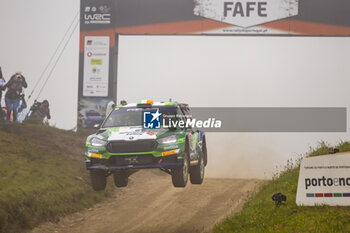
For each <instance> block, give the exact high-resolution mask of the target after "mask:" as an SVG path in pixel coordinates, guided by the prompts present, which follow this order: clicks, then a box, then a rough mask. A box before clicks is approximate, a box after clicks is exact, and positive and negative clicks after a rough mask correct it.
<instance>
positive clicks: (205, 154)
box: [202, 137, 208, 166]
mask: <svg viewBox="0 0 350 233" xmlns="http://www.w3.org/2000/svg"><path fill="white" fill-rule="evenodd" d="M202 152H203V162H204V166H207V163H208V152H207V142H206V140H205V137H203V144H202Z"/></svg>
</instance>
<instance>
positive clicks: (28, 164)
mask: <svg viewBox="0 0 350 233" xmlns="http://www.w3.org/2000/svg"><path fill="white" fill-rule="evenodd" d="M84 140H85V136H82V135H77V134H75V133H74V132H67V131H63V130H58V129H54V128H50V127H45V126H30V125H27V126H26V125H14V126H0V148H1V152H0V232H19V231H22V230H24V229H28V228H33V227H34V226H37V225H38V224H39V223H41V222H43V221H58V220H59V217H61V216H64V215H66V214H68V213H72V212H75V211H79V210H82V209H83V208H86V207H89V206H92V205H93V204H95V203H96V202H99V201H101V200H102V199H103V198H104V197H105V196H108V195H110V193H111V189H107V191H103V192H94V191H92V188H91V186H90V184H89V183H90V181H89V177H88V173H87V171H86V169H85V167H84V166H85V165H84V160H83V152H84Z"/></svg>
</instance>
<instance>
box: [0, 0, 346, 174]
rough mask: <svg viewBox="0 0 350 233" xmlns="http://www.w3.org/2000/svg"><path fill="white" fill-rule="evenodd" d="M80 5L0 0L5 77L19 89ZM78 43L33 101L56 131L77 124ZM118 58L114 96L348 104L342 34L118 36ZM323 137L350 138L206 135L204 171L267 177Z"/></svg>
mask: <svg viewBox="0 0 350 233" xmlns="http://www.w3.org/2000/svg"><path fill="white" fill-rule="evenodd" d="M79 4H80V3H79V1H76V0H74V1H73V0H60V1H58V0H31V1H26V0H0V31H1V37H0V42H1V43H0V66H1V67H2V69H3V73H4V76H5V78H6V79H7V80H8V79H9V77H10V76H11V75H12V74H13V73H14V72H16V71H21V72H22V73H23V74H24V76H25V77H26V79H27V82H28V85H29V87H28V88H27V89H26V90H25V94H26V95H27V96H28V95H29V94H30V93H31V91H32V89H33V87H34V85H35V83H36V81H37V80H38V78H39V76H40V74H41V73H42V71H43V70H44V68H45V66H46V64H47V62H48V61H49V59H50V57H51V56H52V54H53V52H54V51H55V48H56V46H57V45H58V43H59V42H60V40H61V38H62V36H63V35H64V33H65V31H66V29H67V28H68V26H69V25H70V23H71V21H72V19H73V18H74V16H75V14H76V13H77V12H78V10H79ZM78 46H79V30H78V29H77V30H75V31H74V33H73V37H72V39H71V41H70V42H69V43H68V45H67V48H66V50H65V51H64V53H63V56H62V58H61V59H60V61H59V62H58V64H57V67H56V69H55V70H54V72H53V74H52V76H51V78H50V80H49V81H48V84H47V85H46V87H45V89H44V91H43V92H42V94H41V96H40V97H39V99H38V100H40V101H41V100H43V99H48V100H49V101H50V108H51V115H52V119H51V120H50V123H51V124H52V125H55V126H56V127H59V128H63V129H72V128H74V127H75V125H76V115H77V114H76V111H77V95H78V93H77V88H78V59H79V56H78V55H79V54H78V53H79V48H78ZM118 59H119V65H118V86H117V91H118V92H117V98H118V100H121V99H125V100H127V101H128V102H135V101H137V100H140V99H154V100H167V99H168V98H172V99H173V100H177V101H181V102H186V103H189V104H190V106H196V107H205V106H208V107H211V106H222V107H347V108H349V107H350V92H349V91H348V89H349V86H350V69H349V61H350V38H346V37H343V38H340V37H331V38H326V37H322V38H321V37H241V36H239V37H234V36H228V37H223V36H222V37H218V36H121V38H120V43H119V58H118ZM44 77H45V78H46V77H47V74H46V75H45V76H44ZM41 85H42V83H41ZM41 85H39V87H40V86H41ZM39 89H40V88H38V89H36V90H34V94H33V98H32V100H34V99H35V97H36V96H37V94H38V91H39ZM32 100H31V101H32ZM31 101H30V103H31ZM348 120H349V119H348ZM348 131H349V126H348ZM321 140H326V141H328V142H329V143H332V144H334V143H337V142H339V140H350V134H349V133H317V134H316V133H216V134H209V135H208V148H209V156H210V157H209V161H210V162H209V165H208V169H207V174H208V175H209V176H213V177H248V178H257V177H259V178H261V177H266V178H268V177H270V176H271V174H272V172H274V171H275V170H276V168H277V167H280V166H283V165H284V164H285V163H286V161H287V159H290V158H296V157H298V154H300V153H303V152H306V151H307V150H308V149H309V147H310V146H315V145H317V142H318V141H321ZM242 167H243V168H244V169H241V168H242Z"/></svg>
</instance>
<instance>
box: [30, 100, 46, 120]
mask: <svg viewBox="0 0 350 233" xmlns="http://www.w3.org/2000/svg"><path fill="white" fill-rule="evenodd" d="M30 111H31V114H30V115H29V116H28V119H27V122H29V123H35V124H42V123H43V121H44V119H45V117H46V118H47V119H51V115H50V106H49V101H47V100H44V101H43V102H37V101H35V102H34V104H33V105H32V107H31V108H30Z"/></svg>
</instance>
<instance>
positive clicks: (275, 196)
mask: <svg viewBox="0 0 350 233" xmlns="http://www.w3.org/2000/svg"><path fill="white" fill-rule="evenodd" d="M272 200H273V201H274V202H275V205H276V207H279V206H280V205H282V204H284V203H282V202H284V201H287V196H285V195H283V194H282V193H275V194H273V195H272Z"/></svg>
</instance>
